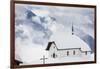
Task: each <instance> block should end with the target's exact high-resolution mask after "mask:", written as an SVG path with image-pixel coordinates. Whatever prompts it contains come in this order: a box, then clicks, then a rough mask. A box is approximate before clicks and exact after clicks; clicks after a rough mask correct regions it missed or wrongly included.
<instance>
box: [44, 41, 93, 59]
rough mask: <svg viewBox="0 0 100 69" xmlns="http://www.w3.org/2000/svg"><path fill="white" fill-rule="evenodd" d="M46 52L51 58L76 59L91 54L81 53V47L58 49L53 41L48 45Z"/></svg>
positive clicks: (87, 52)
mask: <svg viewBox="0 0 100 69" xmlns="http://www.w3.org/2000/svg"><path fill="white" fill-rule="evenodd" d="M46 50H47V51H49V57H51V58H62V57H71V56H72V57H75V56H76V57H78V56H88V55H90V54H91V51H82V49H81V47H79V48H65V49H60V48H58V47H57V45H56V43H55V42H54V41H52V42H49V43H48V46H47V48H46Z"/></svg>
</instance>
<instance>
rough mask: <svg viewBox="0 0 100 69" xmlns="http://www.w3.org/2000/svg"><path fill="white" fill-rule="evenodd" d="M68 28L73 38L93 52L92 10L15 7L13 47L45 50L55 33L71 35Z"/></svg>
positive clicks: (20, 5)
mask: <svg viewBox="0 0 100 69" xmlns="http://www.w3.org/2000/svg"><path fill="white" fill-rule="evenodd" d="M72 24H73V27H74V34H75V35H77V36H78V37H80V38H81V39H82V40H83V41H85V42H86V43H87V44H88V45H89V47H90V48H91V49H92V50H93V41H94V34H93V33H94V30H93V29H94V27H93V24H94V9H93V8H79V7H78V8H77V7H60V6H55V7H53V6H43V5H41V6H40V5H27V4H16V5H15V46H16V48H17V47H20V46H33V47H38V46H42V47H46V45H47V43H48V42H49V40H51V39H50V37H51V36H52V35H53V34H54V33H56V32H57V31H59V32H61V33H64V32H65V34H66V33H67V34H71V33H72ZM67 34H66V35H67ZM61 36H62V35H61Z"/></svg>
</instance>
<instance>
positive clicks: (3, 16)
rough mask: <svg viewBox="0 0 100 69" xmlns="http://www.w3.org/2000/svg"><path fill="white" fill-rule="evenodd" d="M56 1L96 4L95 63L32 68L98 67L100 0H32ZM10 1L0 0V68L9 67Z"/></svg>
mask: <svg viewBox="0 0 100 69" xmlns="http://www.w3.org/2000/svg"><path fill="white" fill-rule="evenodd" d="M33 1H46V2H58V3H71V4H73V3H76V4H93V5H97V12H98V15H97V23H98V24H97V27H98V28H97V32H98V33H97V35H99V36H98V39H97V40H98V41H97V42H98V43H97V45H98V47H97V49H98V51H97V53H98V54H97V55H98V56H97V60H98V62H97V64H85V65H68V66H67V65H64V66H55V67H40V68H34V69H98V68H100V42H99V41H100V32H99V29H100V27H99V26H100V0H33ZM9 8H10V2H9V0H0V69H9V66H10V55H9V54H10V14H9V13H10V9H9Z"/></svg>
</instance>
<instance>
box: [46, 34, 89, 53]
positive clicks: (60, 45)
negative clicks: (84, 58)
mask: <svg viewBox="0 0 100 69" xmlns="http://www.w3.org/2000/svg"><path fill="white" fill-rule="evenodd" d="M56 38H58V39H55V38H53V39H54V41H53V42H49V43H48V46H47V48H46V50H49V49H50V46H51V44H52V43H54V44H55V45H56V47H57V49H71V48H74V49H80V48H81V50H82V51H91V49H90V48H89V46H88V45H87V44H86V43H85V42H84V41H83V40H81V39H80V38H79V37H77V36H75V35H70V36H67V38H65V37H64V38H63V36H62V37H61V38H60V36H59V37H57V36H56ZM62 38H63V39H62Z"/></svg>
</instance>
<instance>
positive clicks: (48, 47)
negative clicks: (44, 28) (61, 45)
mask: <svg viewBox="0 0 100 69" xmlns="http://www.w3.org/2000/svg"><path fill="white" fill-rule="evenodd" d="M52 44H55V42H54V41H52V42H49V43H48V45H47V48H46V50H49V49H50V46H51V45H52ZM55 45H56V44H55Z"/></svg>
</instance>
